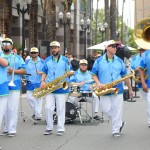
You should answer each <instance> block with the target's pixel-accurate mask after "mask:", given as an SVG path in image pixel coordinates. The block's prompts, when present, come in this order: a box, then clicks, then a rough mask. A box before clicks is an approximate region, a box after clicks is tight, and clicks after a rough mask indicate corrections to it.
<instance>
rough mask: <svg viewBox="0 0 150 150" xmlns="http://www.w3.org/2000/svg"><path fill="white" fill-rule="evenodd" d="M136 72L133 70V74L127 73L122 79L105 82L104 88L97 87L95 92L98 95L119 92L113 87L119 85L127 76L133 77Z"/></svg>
mask: <svg viewBox="0 0 150 150" xmlns="http://www.w3.org/2000/svg"><path fill="white" fill-rule="evenodd" d="M134 74H135V72H134V71H133V72H132V74H130V75H126V76H125V77H123V78H121V79H118V80H116V81H114V82H111V83H108V84H105V85H104V87H103V88H102V89H101V88H96V89H95V91H94V92H95V94H96V95H97V96H102V95H105V94H108V93H114V94H118V89H117V88H113V86H115V85H117V84H118V83H119V82H122V81H124V80H125V79H127V78H130V77H133V76H134Z"/></svg>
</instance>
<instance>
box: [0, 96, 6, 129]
mask: <svg viewBox="0 0 150 150" xmlns="http://www.w3.org/2000/svg"><path fill="white" fill-rule="evenodd" d="M7 100H8V96H0V129H1V126H2V121H3V118H4V114H5V112H6V108H7Z"/></svg>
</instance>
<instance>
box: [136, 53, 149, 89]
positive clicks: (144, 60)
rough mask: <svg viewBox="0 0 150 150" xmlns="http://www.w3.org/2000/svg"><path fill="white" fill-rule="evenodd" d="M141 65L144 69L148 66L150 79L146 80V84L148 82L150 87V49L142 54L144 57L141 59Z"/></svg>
mask: <svg viewBox="0 0 150 150" xmlns="http://www.w3.org/2000/svg"><path fill="white" fill-rule="evenodd" d="M139 67H140V68H142V69H145V68H147V70H148V79H147V80H146V84H147V86H148V88H150V50H147V51H145V52H144V53H143V54H142V59H141V61H140V65H139Z"/></svg>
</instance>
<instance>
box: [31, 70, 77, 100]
mask: <svg viewBox="0 0 150 150" xmlns="http://www.w3.org/2000/svg"><path fill="white" fill-rule="evenodd" d="M73 74H74V71H66V72H65V73H64V74H63V75H62V76H60V77H58V78H57V79H55V80H53V81H52V82H48V83H47V84H46V86H45V87H44V88H36V89H34V91H33V96H34V97H35V98H40V97H43V96H45V95H47V94H49V93H52V92H53V91H55V90H57V89H59V88H62V89H63V90H66V89H67V88H68V82H66V81H62V80H63V79H65V78H66V77H69V76H72V75H73Z"/></svg>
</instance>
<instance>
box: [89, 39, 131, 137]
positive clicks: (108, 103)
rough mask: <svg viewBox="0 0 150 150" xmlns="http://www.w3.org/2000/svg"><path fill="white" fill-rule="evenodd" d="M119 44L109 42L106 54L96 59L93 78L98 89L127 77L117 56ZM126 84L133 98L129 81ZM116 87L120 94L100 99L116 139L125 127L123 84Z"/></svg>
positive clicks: (112, 41)
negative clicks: (123, 119) (110, 121)
mask: <svg viewBox="0 0 150 150" xmlns="http://www.w3.org/2000/svg"><path fill="white" fill-rule="evenodd" d="M116 46H117V43H116V42H115V41H114V40H109V41H107V43H106V46H105V47H106V53H105V54H104V55H103V56H101V57H99V58H98V59H96V61H95V63H94V65H93V68H92V74H93V75H92V76H93V79H94V81H95V82H96V83H97V86H98V88H100V89H102V88H103V87H104V86H105V84H107V83H111V82H113V81H115V80H118V79H121V78H122V77H123V76H125V75H127V71H126V68H125V65H124V63H123V61H122V60H121V59H120V58H119V57H117V56H116V55H115V54H116ZM125 83H126V85H127V86H128V88H129V94H130V96H133V91H132V87H131V85H130V82H129V79H125ZM115 87H117V88H118V90H119V91H118V94H116V95H114V94H113V93H109V94H105V95H103V96H101V97H100V104H101V107H102V111H103V112H104V113H106V115H107V116H108V117H109V118H110V119H111V120H112V134H113V136H115V137H119V136H121V134H120V133H121V130H122V128H123V126H124V122H123V121H122V108H123V84H122V82H120V83H118V84H117V85H116V86H115Z"/></svg>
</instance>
